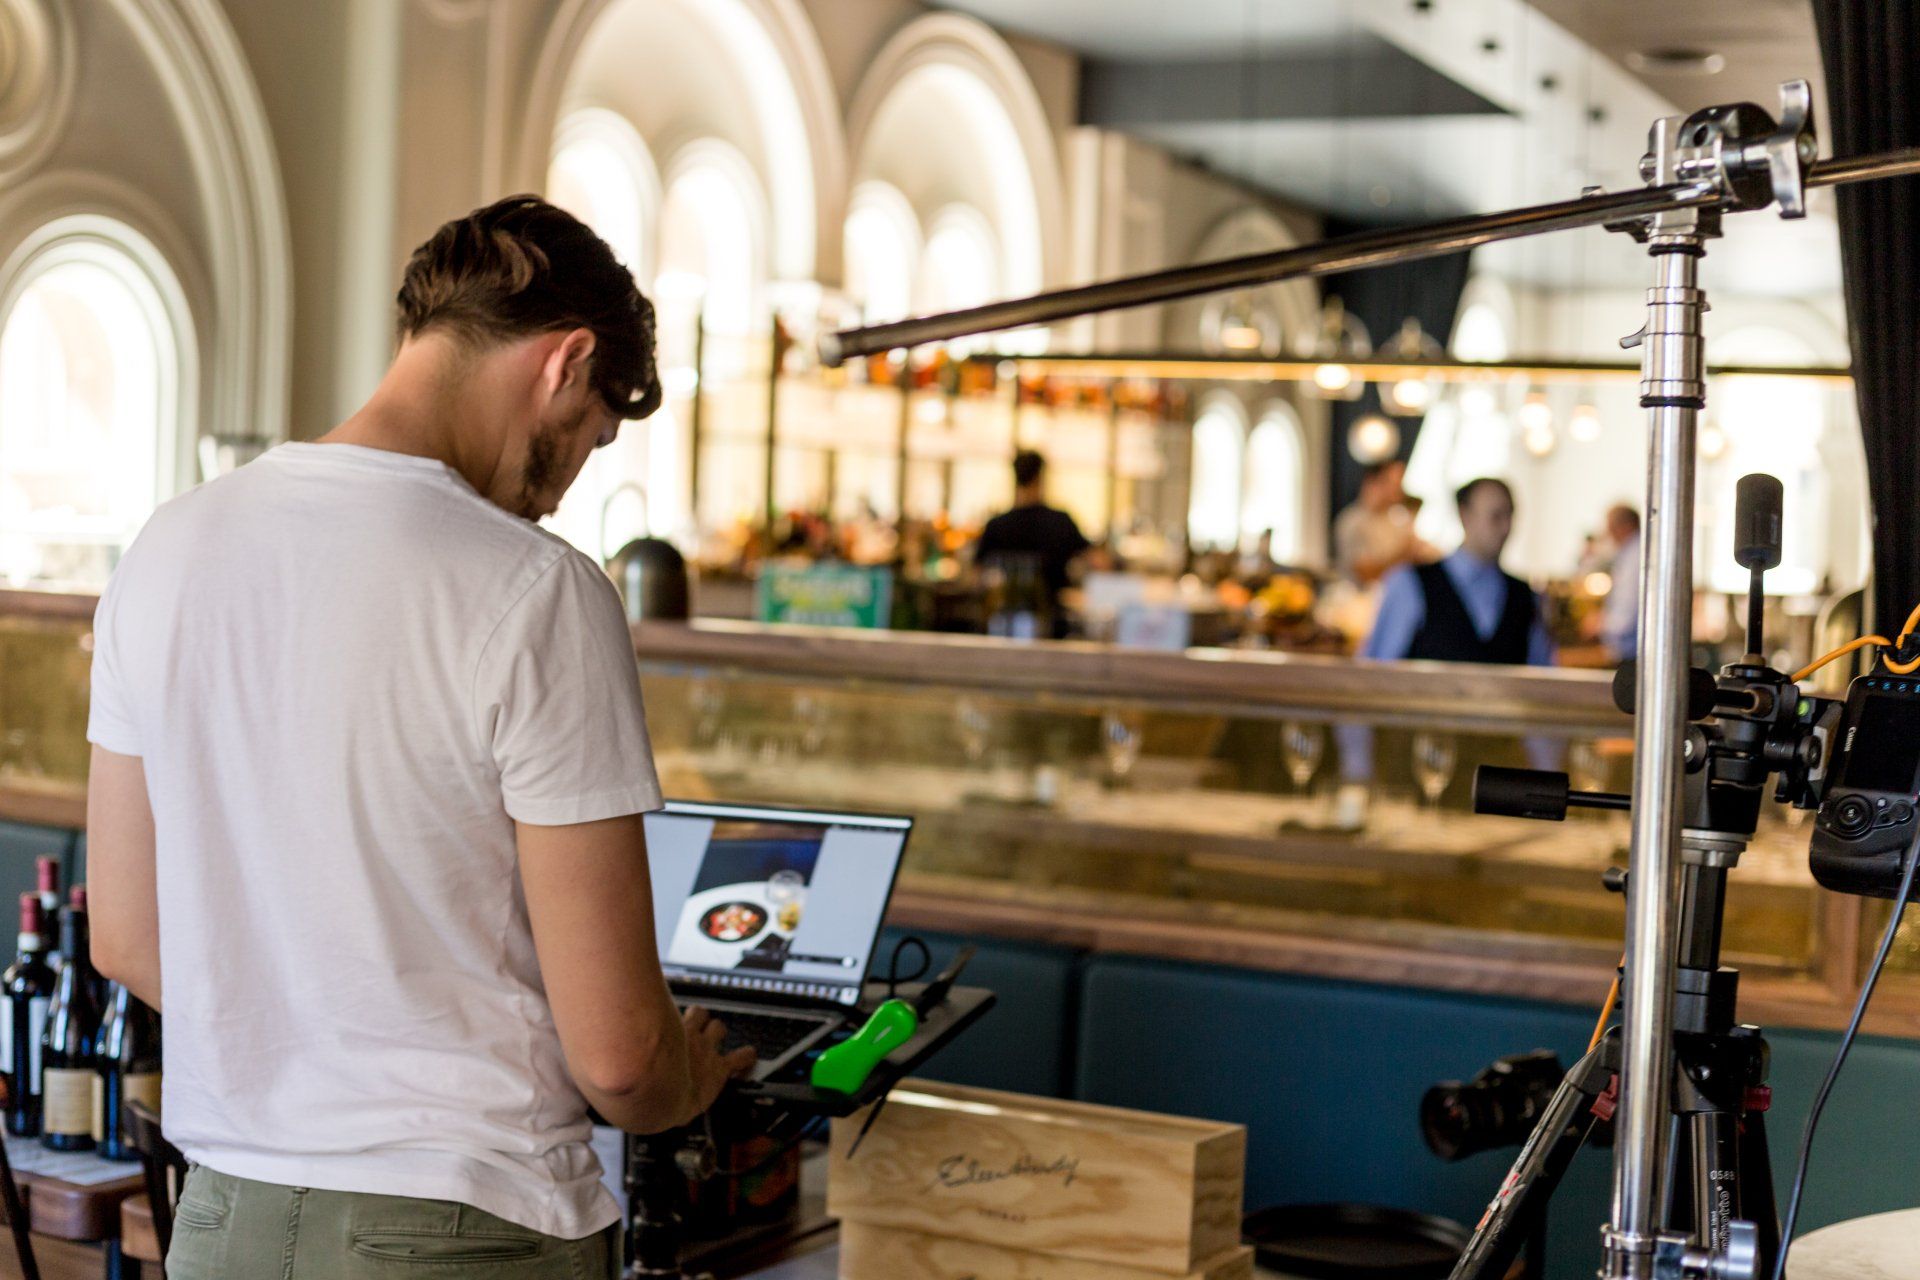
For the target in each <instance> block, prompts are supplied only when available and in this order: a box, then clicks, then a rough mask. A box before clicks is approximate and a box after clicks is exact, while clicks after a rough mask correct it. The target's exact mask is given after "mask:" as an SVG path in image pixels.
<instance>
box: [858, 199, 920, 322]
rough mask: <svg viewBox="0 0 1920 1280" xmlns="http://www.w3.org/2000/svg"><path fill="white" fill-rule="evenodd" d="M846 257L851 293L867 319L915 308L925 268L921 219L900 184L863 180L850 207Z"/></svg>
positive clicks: (896, 315) (893, 316) (891, 316)
mask: <svg viewBox="0 0 1920 1280" xmlns="http://www.w3.org/2000/svg"><path fill="white" fill-rule="evenodd" d="M844 257H845V264H846V291H847V296H848V297H849V298H851V299H852V300H853V302H854V303H855V305H857V306H858V307H859V308H860V318H861V320H862V322H863V323H866V324H883V323H885V322H886V321H889V320H899V319H902V318H904V317H906V316H908V315H910V314H912V312H913V282H914V278H915V277H916V276H917V275H918V274H919V271H920V221H919V219H917V218H916V217H914V214H913V205H912V204H911V203H909V202H908V200H907V198H906V197H905V196H903V195H901V194H900V192H899V190H898V188H895V187H893V186H890V185H889V184H887V183H884V182H863V183H861V184H860V185H859V186H858V187H857V188H855V189H854V193H853V199H852V201H851V203H850V205H849V207H848V210H847V224H846V231H845V249H844Z"/></svg>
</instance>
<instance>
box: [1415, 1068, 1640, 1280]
mask: <svg viewBox="0 0 1920 1280" xmlns="http://www.w3.org/2000/svg"><path fill="white" fill-rule="evenodd" d="M1605 1052H1607V1046H1602V1047H1601V1048H1600V1049H1597V1050H1595V1051H1594V1052H1593V1053H1590V1054H1588V1055H1587V1056H1586V1057H1585V1058H1583V1059H1581V1061H1580V1062H1579V1063H1578V1064H1576V1065H1575V1066H1574V1068H1573V1070H1572V1071H1570V1072H1568V1073H1567V1078H1566V1079H1564V1080H1562V1081H1561V1082H1560V1087H1559V1088H1558V1089H1556V1090H1554V1094H1553V1099H1552V1100H1551V1101H1550V1102H1548V1103H1547V1106H1546V1110H1545V1111H1543V1112H1542V1113H1541V1115H1540V1123H1539V1124H1537V1125H1535V1126H1534V1129H1533V1133H1532V1134H1530V1135H1529V1136H1528V1138H1527V1144H1526V1145H1525V1146H1524V1147H1521V1148H1520V1157H1519V1159H1517V1160H1515V1161H1514V1163H1513V1168H1512V1169H1511V1170H1510V1171H1509V1172H1508V1173H1507V1178H1506V1181H1505V1182H1502V1183H1501V1184H1500V1190H1499V1193H1498V1194H1496V1195H1495V1196H1494V1197H1493V1203H1492V1204H1489V1205H1488V1206H1487V1211H1486V1213H1485V1214H1484V1215H1482V1217H1481V1219H1480V1225H1479V1226H1478V1227H1476V1228H1475V1229H1474V1232H1473V1239H1471V1240H1469V1241H1468V1242H1467V1247H1466V1250H1465V1252H1463V1253H1462V1254H1461V1255H1460V1261H1459V1262H1458V1263H1456V1264H1455V1265H1454V1268H1453V1275H1452V1277H1451V1280H1500V1277H1502V1276H1504V1275H1505V1274H1506V1272H1507V1268H1508V1267H1509V1266H1511V1265H1512V1263H1513V1260H1514V1258H1515V1256H1516V1255H1518V1254H1519V1252H1520V1247H1521V1246H1522V1245H1523V1244H1525V1243H1526V1242H1527V1238H1528V1236H1529V1235H1530V1234H1538V1233H1541V1232H1544V1231H1545V1230H1546V1214H1547V1201H1548V1200H1549V1199H1551V1198H1552V1196H1553V1192H1554V1188H1555V1187H1558V1186H1559V1185H1560V1179H1561V1177H1562V1176H1563V1175H1564V1174H1565V1173H1566V1171H1567V1166H1568V1165H1570V1164H1572V1163H1573V1157H1574V1154H1575V1153H1576V1152H1578V1151H1579V1150H1580V1146H1581V1144H1582V1143H1584V1142H1585V1141H1586V1140H1587V1135H1588V1134H1589V1133H1591V1132H1592V1131H1593V1126H1594V1124H1595V1123H1596V1117H1595V1116H1594V1114H1593V1100H1594V1099H1595V1098H1596V1097H1598V1096H1599V1090H1597V1089H1594V1090H1592V1091H1589V1088H1588V1087H1587V1086H1588V1082H1589V1080H1590V1077H1591V1076H1592V1074H1593V1071H1592V1065H1593V1064H1595V1063H1597V1062H1598V1061H1599V1057H1598V1055H1600V1054H1602V1053H1605ZM1610 1074H1611V1072H1609V1071H1606V1070H1604V1069H1603V1070H1602V1071H1601V1072H1600V1078H1601V1080H1603V1081H1604V1080H1605V1079H1606V1078H1607V1076H1608V1075H1610Z"/></svg>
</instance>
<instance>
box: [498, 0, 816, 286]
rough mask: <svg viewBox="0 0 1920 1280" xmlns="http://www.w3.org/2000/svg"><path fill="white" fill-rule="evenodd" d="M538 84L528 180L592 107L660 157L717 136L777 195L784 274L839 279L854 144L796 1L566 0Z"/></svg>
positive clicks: (776, 226) (516, 173)
mask: <svg viewBox="0 0 1920 1280" xmlns="http://www.w3.org/2000/svg"><path fill="white" fill-rule="evenodd" d="M528 84H529V88H528V91H527V95H526V101H525V106H524V110H522V111H521V112H520V113H518V123H517V135H518V139H519V148H518V155H517V159H516V160H515V162H514V164H513V166H512V170H513V171H512V173H511V175H510V176H511V177H512V178H513V179H514V181H515V182H517V183H518V184H519V185H520V186H521V187H526V188H530V189H537V188H538V187H539V186H540V185H541V183H542V179H543V177H544V175H545V173H546V169H547V162H548V159H549V157H550V153H551V149H552V146H553V140H554V136H555V132H556V130H557V128H558V127H559V125H560V122H561V121H562V120H563V119H565V118H566V117H567V116H568V115H569V114H571V113H572V112H574V111H576V110H579V109H581V108H584V107H600V108H604V109H607V110H610V111H613V112H616V113H618V114H619V115H620V116H622V117H624V118H625V119H626V120H628V121H629V122H630V123H631V124H632V125H633V126H634V127H635V129H636V130H638V132H639V134H640V136H641V137H642V138H644V139H645V141H646V144H647V147H648V149H649V150H650V151H651V152H652V153H653V155H655V156H656V157H670V156H672V155H673V154H674V153H675V152H676V151H678V150H680V149H681V148H682V147H684V146H686V145H687V144H688V143H691V142H694V141H696V140H698V139H700V138H707V137H712V138H719V139H721V140H722V141H725V142H727V143H730V144H731V145H732V146H734V147H735V148H737V149H738V150H739V151H740V152H741V153H742V154H743V155H745V156H746V157H747V158H748V160H749V162H750V163H751V164H752V165H753V167H754V170H755V173H756V174H757V176H758V178H759V183H760V186H761V187H762V189H763V190H764V191H765V192H766V193H767V199H768V202H769V204H770V205H771V210H770V212H771V219H770V225H771V227H772V228H773V237H772V242H771V244H770V246H769V254H770V261H769V267H770V270H771V274H772V275H773V277H774V278H775V279H776V280H785V281H809V280H813V279H815V278H816V277H820V276H831V277H837V275H838V272H839V269H840V221H841V217H842V214H843V212H844V209H845V201H846V194H847V191H846V189H847V163H846V154H847V153H846V141H845V137H844V135H843V133H842V132H841V128H840V116H839V106H838V99H837V97H836V95H835V94H834V91H833V85H832V80H831V77H830V76H829V74H828V71H827V66H826V59H825V57H824V55H823V54H822V53H821V52H820V47H819V42H818V40H817V38H816V37H815V36H814V33H813V28H812V26H811V25H810V23H809V22H808V19H807V16H806V13H805V11H804V10H803V8H802V7H801V5H800V3H799V0H562V2H561V3H560V4H558V5H557V7H556V8H555V12H554V15H553V17H552V19H551V20H550V21H549V22H548V24H547V25H546V28H545V31H544V34H543V38H542V40H541V43H540V46H539V53H538V55H537V57H536V59H535V63H534V70H533V73H532V75H531V77H530V79H529V82H528Z"/></svg>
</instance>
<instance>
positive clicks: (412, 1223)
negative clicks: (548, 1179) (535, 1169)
mask: <svg viewBox="0 0 1920 1280" xmlns="http://www.w3.org/2000/svg"><path fill="white" fill-rule="evenodd" d="M618 1231H619V1228H618V1227H608V1228H607V1229H606V1230H605V1231H602V1232H600V1233H599V1234H597V1235H591V1236H588V1237H586V1238H585V1239H584V1240H561V1239H557V1238H556V1237H554V1236H546V1235H541V1234H540V1233H539V1232H538V1231H531V1230H528V1229H527V1228H526V1227H520V1226H515V1225H514V1224H513V1223H511V1222H508V1221H506V1220H505V1219H503V1218H496V1217H494V1216H493V1215H492V1214H490V1213H483V1212H481V1211H480V1210H478V1209H475V1208H473V1207H471V1206H469V1205H463V1204H455V1203H453V1202H452V1201H449V1200H413V1199H408V1198H405V1197H402V1196H376V1195H365V1194H362V1193H359V1192H353V1191H312V1190H308V1189H306V1188H303V1187H281V1186H275V1185H273V1184H271V1183H266V1182H250V1181H248V1180H247V1179H245V1178H232V1177H228V1176H227V1175H226V1174H224V1173H215V1172H214V1171H213V1170H211V1169H207V1168H201V1167H198V1166H196V1167H195V1168H194V1169H193V1171H192V1172H191V1173H189V1174H188V1175H187V1184H186V1186H185V1188H184V1189H183V1190H182V1191H181V1193H180V1204H179V1206H178V1208H176V1209H175V1211H174V1216H173V1247H172V1248H171V1249H170V1250H168V1252H167V1277H168V1280H376V1278H377V1280H391V1278H392V1277H395V1276H408V1277H413V1278H414V1280H426V1278H427V1277H432V1278H433V1280H467V1277H472V1278H473V1280H491V1278H492V1277H503V1278H504V1277H507V1276H513V1277H516V1280H617V1277H618V1276H619V1257H620V1248H619V1236H618Z"/></svg>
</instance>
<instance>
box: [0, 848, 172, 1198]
mask: <svg viewBox="0 0 1920 1280" xmlns="http://www.w3.org/2000/svg"><path fill="white" fill-rule="evenodd" d="M56 920H57V921H58V924H57V933H56V925H55V921H56ZM160 1038H161V1030H160V1015H159V1014H158V1013H157V1012H156V1011H155V1010H153V1009H151V1008H149V1007H148V1006H147V1005H146V1004H144V1003H143V1002H141V1001H140V1000H139V999H138V998H137V997H135V996H134V995H133V993H132V992H130V991H129V990H128V989H127V988H126V987H124V986H122V985H121V984H119V983H117V982H110V981H108V980H106V979H105V978H104V977H102V976H101V975H100V974H99V973H97V972H96V971H95V970H94V968H93V965H92V959H91V954H90V930H89V913H88V910H87V895H86V888H85V886H84V885H75V886H73V888H72V889H71V891H70V892H69V893H68V895H67V897H66V901H65V904H64V905H61V894H60V885H59V877H58V867H57V864H54V862H53V860H52V859H42V860H41V863H40V866H39V888H38V889H37V890H30V891H28V892H26V893H23V894H21V896H20V932H19V935H18V938H17V941H16V943H15V951H14V958H13V961H12V963H11V964H9V965H8V966H7V968H6V971H5V973H4V974H0V1073H4V1075H5V1077H6V1081H7V1085H8V1090H7V1108H6V1131H7V1133H8V1135H10V1136H11V1137H13V1138H16V1139H34V1138H37V1139H38V1140H39V1141H40V1143H41V1145H43V1146H45V1147H47V1148H49V1149H50V1150H54V1151H63V1152H75V1151H87V1152H95V1153H97V1154H98V1155H100V1156H102V1157H103V1158H105V1159H108V1160H117V1161H126V1162H132V1161H136V1160H138V1159H139V1153H138V1152H136V1151H135V1150H134V1149H133V1147H132V1146H131V1145H130V1143H129V1142H128V1140H127V1136H126V1126H125V1124H124V1119H125V1108H126V1104H127V1103H129V1102H135V1101H137V1102H139V1103H141V1104H142V1105H144V1106H146V1107H148V1108H150V1109H151V1110H153V1111H155V1112H158V1111H159V1110H160V1068H161V1040H160Z"/></svg>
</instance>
